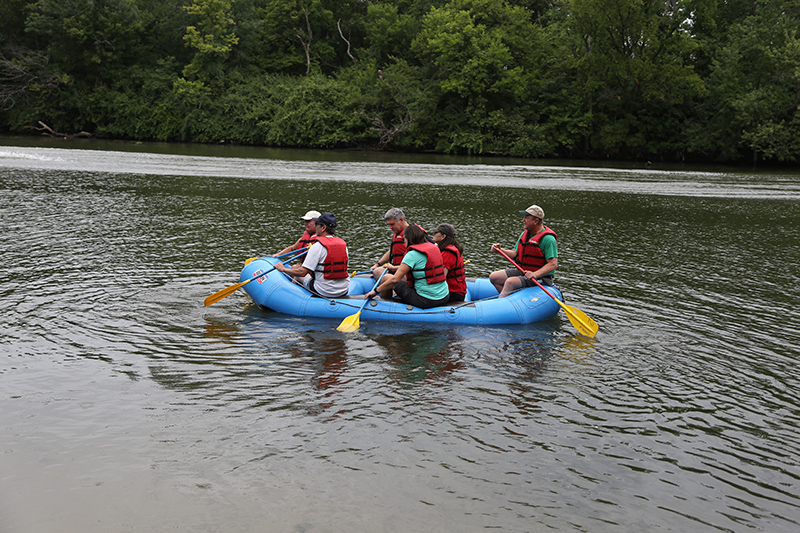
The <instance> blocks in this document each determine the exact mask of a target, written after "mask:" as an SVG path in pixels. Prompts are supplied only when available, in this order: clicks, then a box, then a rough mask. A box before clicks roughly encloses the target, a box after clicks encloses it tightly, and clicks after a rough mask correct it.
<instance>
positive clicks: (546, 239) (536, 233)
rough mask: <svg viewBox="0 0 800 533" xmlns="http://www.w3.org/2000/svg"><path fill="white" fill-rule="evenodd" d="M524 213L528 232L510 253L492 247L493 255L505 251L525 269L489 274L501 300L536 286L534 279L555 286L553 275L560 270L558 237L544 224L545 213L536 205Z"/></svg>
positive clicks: (496, 246)
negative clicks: (515, 292) (513, 293)
mask: <svg viewBox="0 0 800 533" xmlns="http://www.w3.org/2000/svg"><path fill="white" fill-rule="evenodd" d="M520 214H522V215H525V216H524V217H523V218H522V224H523V226H524V228H525V229H524V230H523V232H522V234H521V235H520V236H519V238H518V239H517V242H516V244H515V245H514V249H513V250H506V249H504V248H501V247H500V245H499V244H493V245H492V251H493V252H497V251H498V250H501V251H502V252H503V253H505V254H506V255H508V256H509V257H511V258H512V259H516V262H517V263H518V264H519V265H520V266H521V267H522V268H523V269H524V271H519V270H517V269H516V268H508V269H505V270H496V271H494V272H492V273H491V274H490V275H489V281H491V282H492V285H494V286H495V288H497V292H499V293H500V297H501V298H502V297H503V296H505V295H507V294H509V293H511V292H513V291H515V290H517V289H522V288H525V287H532V286H534V285H536V283H534V281H533V280H534V279H535V280H537V281H539V283H541V284H542V285H547V286H550V285H553V275H554V273H555V271H556V268H558V238H557V236H556V233H555V232H554V231H553V230H551V229H550V228H548V227H547V226H545V225H544V210H543V209H542V208H541V207H539V206H538V205H532V206H530V207H529V208H528V209H526V210H525V211H520Z"/></svg>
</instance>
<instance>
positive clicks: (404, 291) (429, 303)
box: [394, 280, 447, 309]
mask: <svg viewBox="0 0 800 533" xmlns="http://www.w3.org/2000/svg"><path fill="white" fill-rule="evenodd" d="M394 292H396V293H397V296H399V297H400V299H401V300H403V302H405V303H407V304H409V305H413V306H414V307H419V308H420V309H430V308H431V307H438V306H440V305H445V304H447V297H445V298H442V299H441V300H429V299H428V298H424V297H422V296H420V295H419V294H417V291H415V290H414V289H413V288H412V287H411V286H409V284H408V283H406V281H405V280H402V281H399V282H398V283H397V285H395V286H394Z"/></svg>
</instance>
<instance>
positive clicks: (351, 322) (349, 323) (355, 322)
mask: <svg viewBox="0 0 800 533" xmlns="http://www.w3.org/2000/svg"><path fill="white" fill-rule="evenodd" d="M386 272H388V270H384V271H383V272H382V273H381V275H380V277H379V278H378V281H376V282H375V285H373V286H372V289H370V290H369V291H368V292H372V291H374V290H375V289H376V288H378V285H380V284H381V280H382V279H383V276H385V275H386ZM369 300H370V299H369V298H364V303H362V304H361V307H359V308H358V312H356V313H355V314H352V315H350V316H348V317H345V319H344V320H342V323H341V324H339V327H338V328H336V329H338V330H339V331H345V332H350V331H354V330H356V329H358V328H359V326H360V325H361V324H360V321H359V319H358V317H359V316H360V315H361V311H363V310H364V308H365V307H366V306H367V302H368V301H369Z"/></svg>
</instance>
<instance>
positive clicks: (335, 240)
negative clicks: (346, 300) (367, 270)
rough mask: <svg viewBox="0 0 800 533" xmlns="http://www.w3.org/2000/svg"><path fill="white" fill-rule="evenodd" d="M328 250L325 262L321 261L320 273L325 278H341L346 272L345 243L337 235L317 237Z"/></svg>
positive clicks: (346, 275) (345, 275)
mask: <svg viewBox="0 0 800 533" xmlns="http://www.w3.org/2000/svg"><path fill="white" fill-rule="evenodd" d="M317 242H318V243H320V244H321V245H322V246H324V247H325V249H326V250H327V251H328V255H327V256H325V262H324V263H322V267H323V268H322V273H323V277H324V278H325V279H342V278H346V277H348V274H347V260H348V257H347V244H346V243H345V242H344V240H343V239H341V238H339V237H325V238H322V239H317Z"/></svg>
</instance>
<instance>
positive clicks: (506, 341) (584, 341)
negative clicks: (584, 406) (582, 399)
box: [481, 326, 597, 412]
mask: <svg viewBox="0 0 800 533" xmlns="http://www.w3.org/2000/svg"><path fill="white" fill-rule="evenodd" d="M525 328H527V329H521V330H518V329H511V330H510V331H506V332H505V336H503V337H501V336H499V335H496V336H495V337H494V340H495V341H496V342H494V343H492V342H491V340H490V341H489V344H490V345H491V344H493V345H494V349H491V348H489V349H488V350H481V352H482V353H485V354H486V356H487V357H489V358H491V357H492V356H494V357H499V358H500V360H498V361H496V362H495V365H494V366H495V368H496V370H497V371H498V372H502V373H503V374H505V375H506V376H507V377H508V380H507V382H506V383H507V386H508V389H509V395H510V401H511V403H512V404H514V405H515V406H516V407H517V408H518V409H519V410H520V411H522V412H529V411H531V410H537V409H539V408H540V407H541V405H540V404H541V402H542V401H546V399H547V398H546V395H547V393H543V392H542V390H543V389H544V388H547V385H548V384H549V380H550V379H551V377H552V376H553V375H554V372H555V373H556V374H557V375H558V378H559V379H563V378H564V374H565V373H567V374H568V373H569V372H570V368H571V367H572V365H570V364H569V363H572V364H575V365H580V366H576V367H574V371H575V372H580V371H582V370H584V369H585V365H587V364H588V362H589V361H590V359H591V357H592V355H593V354H594V351H595V347H596V342H597V341H596V340H595V339H589V338H586V337H584V336H582V335H578V334H575V335H569V336H561V335H558V334H556V333H555V332H553V331H552V330H550V329H544V328H543V329H541V330H539V331H537V330H534V329H532V328H531V326H526V327H525ZM508 333H515V335H513V336H509V335H508ZM564 362H567V363H568V364H566V365H565V364H563V363H564Z"/></svg>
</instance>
